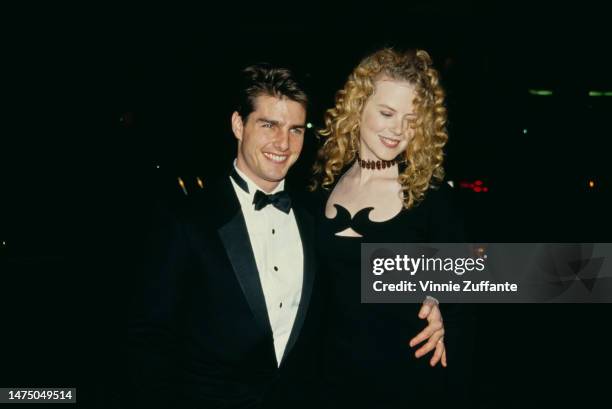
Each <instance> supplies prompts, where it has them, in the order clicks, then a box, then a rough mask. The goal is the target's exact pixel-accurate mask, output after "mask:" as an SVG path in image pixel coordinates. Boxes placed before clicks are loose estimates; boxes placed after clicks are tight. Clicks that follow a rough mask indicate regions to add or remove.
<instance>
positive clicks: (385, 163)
mask: <svg viewBox="0 0 612 409" xmlns="http://www.w3.org/2000/svg"><path fill="white" fill-rule="evenodd" d="M357 162H359V165H360V166H361V168H362V169H386V168H390V167H391V166H393V165H395V164H397V162H399V161H398V160H397V159H391V160H365V159H361V158H360V157H359V154H357Z"/></svg>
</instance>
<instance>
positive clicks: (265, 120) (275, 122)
mask: <svg viewBox="0 0 612 409" xmlns="http://www.w3.org/2000/svg"><path fill="white" fill-rule="evenodd" d="M256 122H266V123H269V124H272V125H278V124H279V122H278V121H275V120H274V119H268V118H257V121H256Z"/></svg>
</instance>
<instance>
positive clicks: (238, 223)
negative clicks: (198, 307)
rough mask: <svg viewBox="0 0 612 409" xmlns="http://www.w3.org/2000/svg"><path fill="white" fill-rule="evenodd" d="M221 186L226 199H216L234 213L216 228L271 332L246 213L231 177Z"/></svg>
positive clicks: (261, 320) (260, 318) (245, 290)
mask: <svg viewBox="0 0 612 409" xmlns="http://www.w3.org/2000/svg"><path fill="white" fill-rule="evenodd" d="M221 189H222V190H223V191H222V194H221V195H220V196H221V197H224V198H225V199H226V200H218V201H217V203H218V204H220V205H221V206H223V207H224V208H225V209H224V212H227V210H228V209H232V210H233V211H232V212H231V213H233V214H231V215H229V217H224V218H221V219H220V220H222V222H221V225H220V226H219V227H218V228H217V232H218V234H219V237H220V238H221V242H222V243H223V246H224V247H225V251H226V252H227V256H228V258H229V260H230V262H231V264H232V268H233V270H234V273H235V274H236V278H237V279H238V282H239V283H240V287H241V289H242V292H243V293H244V296H245V298H246V300H247V302H248V304H249V306H250V307H251V311H252V312H253V315H254V316H255V320H256V321H257V323H258V325H259V326H260V327H261V329H262V330H264V331H265V332H269V333H271V332H272V329H271V327H270V319H269V318H268V310H267V308H266V300H265V297H264V293H263V289H262V287H261V282H260V280H259V272H258V270H257V263H256V262H255V255H254V254H253V248H252V247H251V241H250V239H249V234H248V231H247V227H246V222H245V220H244V215H243V214H242V211H241V210H240V204H239V202H238V198H237V197H236V192H235V191H234V189H233V187H232V185H231V182H230V180H229V177H228V178H227V179H226V181H224V182H223V183H222V184H221Z"/></svg>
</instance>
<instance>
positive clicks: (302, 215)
mask: <svg viewBox="0 0 612 409" xmlns="http://www.w3.org/2000/svg"><path fill="white" fill-rule="evenodd" d="M293 212H294V214H295V220H296V222H297V225H298V229H299V231H300V237H301V239H302V249H303V254H304V279H303V283H302V295H301V298H300V305H299V306H298V310H297V314H296V316H295V322H294V324H293V328H292V330H291V335H290V336H289V341H288V342H287V347H286V348H285V352H284V353H283V359H282V362H284V361H285V358H286V357H287V355H288V354H289V352H291V349H292V348H293V346H294V345H295V342H296V341H297V339H298V337H299V335H300V332H301V331H302V327H303V326H304V320H305V319H306V315H307V313H308V307H309V305H310V299H311V296H312V289H313V284H314V278H315V271H316V259H315V252H314V229H313V221H312V217H311V216H310V215H309V214H308V213H307V212H306V211H305V210H304V209H302V208H301V207H299V206H294V210H293Z"/></svg>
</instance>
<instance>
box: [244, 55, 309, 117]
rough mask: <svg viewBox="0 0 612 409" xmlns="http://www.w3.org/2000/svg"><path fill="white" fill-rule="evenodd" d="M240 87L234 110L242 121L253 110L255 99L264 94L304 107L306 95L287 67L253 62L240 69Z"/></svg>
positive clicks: (306, 102) (306, 99)
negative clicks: (286, 99) (288, 100)
mask: <svg viewBox="0 0 612 409" xmlns="http://www.w3.org/2000/svg"><path fill="white" fill-rule="evenodd" d="M241 74H242V87H241V88H240V90H239V95H238V100H237V106H236V111H238V113H239V114H240V116H241V117H242V120H243V121H244V122H246V121H247V118H248V116H249V114H250V113H251V112H253V111H254V110H255V99H256V98H257V97H259V96H262V95H266V96H271V97H277V98H282V97H285V98H288V99H290V100H292V101H295V102H298V103H300V104H301V105H302V106H303V107H304V109H306V108H307V105H308V97H307V96H306V93H305V92H304V90H303V89H302V87H301V86H300V84H299V83H298V80H297V79H296V78H295V77H294V75H293V73H292V72H291V71H290V70H289V69H287V68H280V67H272V66H271V65H270V64H255V65H251V66H249V67H246V68H245V69H244V70H242V73H241Z"/></svg>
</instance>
